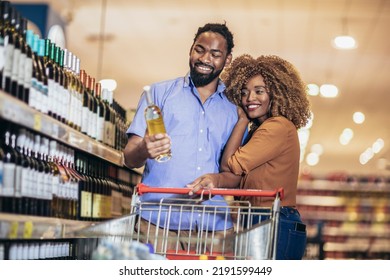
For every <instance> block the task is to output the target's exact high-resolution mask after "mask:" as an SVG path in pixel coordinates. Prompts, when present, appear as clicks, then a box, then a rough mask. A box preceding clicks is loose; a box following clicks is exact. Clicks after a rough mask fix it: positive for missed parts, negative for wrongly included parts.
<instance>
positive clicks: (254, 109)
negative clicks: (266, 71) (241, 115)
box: [241, 75, 270, 122]
mask: <svg viewBox="0 0 390 280" xmlns="http://www.w3.org/2000/svg"><path fill="white" fill-rule="evenodd" d="M241 104H242V107H243V108H244V110H245V112H246V113H247V115H248V117H249V118H250V119H252V120H254V119H257V120H259V121H260V122H264V121H265V120H266V119H267V118H268V111H269V107H270V96H269V93H268V90H267V89H266V85H265V83H264V79H263V77H262V76H261V75H256V76H253V77H252V78H250V79H249V80H248V82H247V83H246V85H245V86H244V87H243V88H242V89H241Z"/></svg>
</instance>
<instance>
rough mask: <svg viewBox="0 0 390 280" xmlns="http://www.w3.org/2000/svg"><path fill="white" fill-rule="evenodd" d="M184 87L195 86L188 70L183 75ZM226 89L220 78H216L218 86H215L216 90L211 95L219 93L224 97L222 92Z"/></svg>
mask: <svg viewBox="0 0 390 280" xmlns="http://www.w3.org/2000/svg"><path fill="white" fill-rule="evenodd" d="M184 87H191V88H192V87H195V85H194V83H193V82H192V79H191V76H190V72H188V73H187V74H186V75H185V77H184ZM225 89H226V86H225V84H224V83H223V82H222V80H221V79H218V86H217V91H216V92H215V93H214V94H213V95H219V97H221V98H222V99H225V98H226V96H225V94H224V92H225Z"/></svg>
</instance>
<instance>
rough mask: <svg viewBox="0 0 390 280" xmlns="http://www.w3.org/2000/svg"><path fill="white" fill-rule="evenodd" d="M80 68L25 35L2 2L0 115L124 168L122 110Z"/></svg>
mask: <svg viewBox="0 0 390 280" xmlns="http://www.w3.org/2000/svg"><path fill="white" fill-rule="evenodd" d="M80 67H81V63H80V59H79V58H78V57H77V56H76V55H75V54H73V53H72V52H71V51H70V50H67V49H65V48H61V47H60V46H57V45H56V44H55V43H54V42H51V40H50V39H47V38H40V37H39V35H38V34H34V32H33V31H32V30H28V29H27V20H26V19H25V18H23V17H21V16H20V14H19V13H18V11H17V10H16V9H15V8H14V7H13V6H12V4H11V3H10V2H9V1H1V2H0V90H2V92H3V93H2V97H1V100H0V101H1V104H2V106H1V110H2V112H1V116H2V117H3V118H5V119H9V120H11V121H14V122H15V121H16V122H19V123H21V124H24V125H25V126H28V127H34V129H36V130H38V131H40V132H42V133H45V134H47V135H54V137H57V138H56V139H57V140H63V141H65V142H66V143H68V144H70V145H74V146H76V147H81V148H82V149H85V150H87V151H88V152H91V153H95V154H97V155H101V156H102V157H104V158H106V159H107V158H108V159H109V160H110V159H111V160H115V161H117V163H118V164H122V162H121V159H120V155H121V153H118V151H119V152H120V151H122V150H123V148H124V146H125V145H126V142H127V136H126V129H127V123H126V113H125V110H124V109H123V108H122V107H121V106H120V105H119V103H118V102H116V101H115V99H114V97H113V92H112V91H110V90H109V89H107V88H102V85H101V84H100V83H99V82H96V80H95V78H94V77H91V76H90V75H88V74H87V72H86V70H85V69H81V68H80ZM4 95H9V96H12V97H14V98H15V99H18V100H20V102H19V103H17V102H14V100H10V99H7V98H6V97H4ZM23 105H25V106H23ZM28 108H30V109H28ZM38 112H39V113H41V114H37V113H38ZM55 121H57V122H55ZM77 132H79V133H77ZM81 135H83V136H85V137H81ZM91 140H94V141H91ZM95 142H96V143H99V144H104V146H106V147H109V148H111V149H114V150H115V151H116V152H113V151H111V150H109V149H106V148H105V147H104V146H103V145H97V144H96V143H95ZM118 157H119V159H117V158H118Z"/></svg>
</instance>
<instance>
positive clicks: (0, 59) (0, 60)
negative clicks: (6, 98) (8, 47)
mask: <svg viewBox="0 0 390 280" xmlns="http://www.w3.org/2000/svg"><path fill="white" fill-rule="evenodd" d="M3 68H4V38H3V37H2V36H0V70H3ZM0 82H1V81H0Z"/></svg>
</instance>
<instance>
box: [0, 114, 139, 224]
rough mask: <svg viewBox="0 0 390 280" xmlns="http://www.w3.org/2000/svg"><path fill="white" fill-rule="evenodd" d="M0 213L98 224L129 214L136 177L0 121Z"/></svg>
mask: <svg viewBox="0 0 390 280" xmlns="http://www.w3.org/2000/svg"><path fill="white" fill-rule="evenodd" d="M0 127H1V130H0V131H2V139H1V146H0V163H1V165H0V172H1V173H0V174H1V179H2V180H1V181H0V183H1V185H0V186H1V187H0V212H2V213H13V214H21V215H33V216H41V217H56V218H63V219H72V220H84V221H101V220H105V219H111V218H113V217H118V216H121V215H123V214H128V213H129V210H130V199H131V195H132V187H133V186H134V184H136V183H137V182H138V180H139V176H140V175H139V174H136V173H134V172H132V171H131V170H128V169H126V168H125V167H121V166H117V165H115V164H112V163H110V162H107V161H105V160H103V159H101V158H99V157H96V156H94V155H92V154H89V153H86V152H84V151H81V150H75V149H72V148H71V147H69V146H66V145H64V144H62V143H59V142H57V141H56V140H55V139H52V138H48V137H46V136H42V135H41V134H40V133H37V132H36V131H34V130H30V129H27V128H25V127H22V126H20V125H17V124H14V123H11V122H9V121H4V120H2V119H0Z"/></svg>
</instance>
